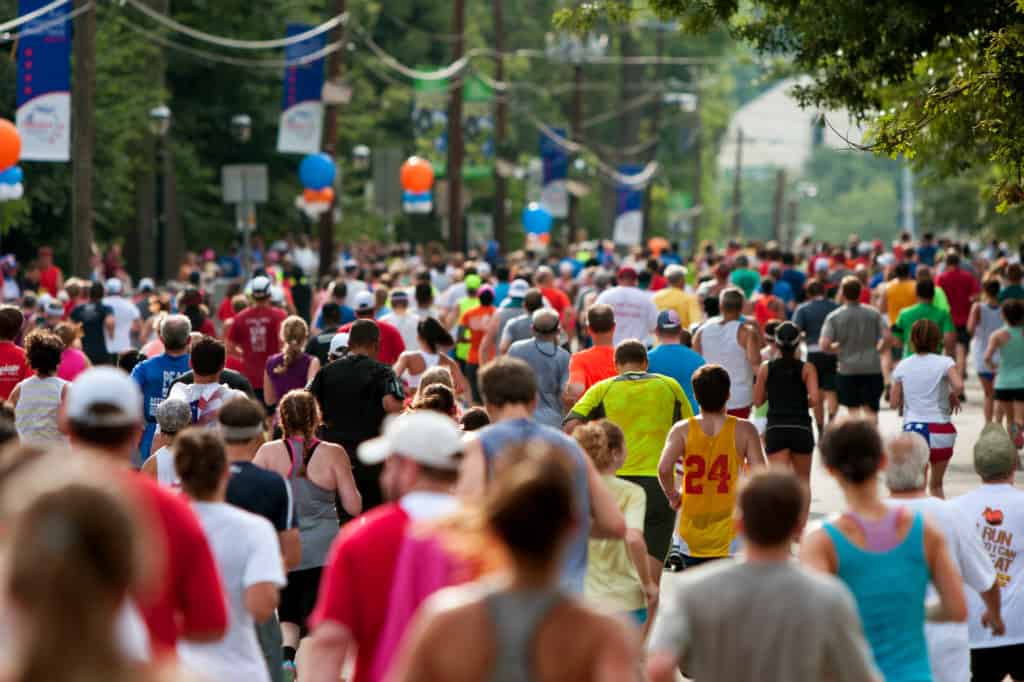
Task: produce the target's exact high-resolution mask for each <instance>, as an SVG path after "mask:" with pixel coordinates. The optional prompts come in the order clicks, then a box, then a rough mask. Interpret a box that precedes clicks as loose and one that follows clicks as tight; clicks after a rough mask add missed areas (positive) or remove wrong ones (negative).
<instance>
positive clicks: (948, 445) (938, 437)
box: [903, 422, 956, 462]
mask: <svg viewBox="0 0 1024 682" xmlns="http://www.w3.org/2000/svg"><path fill="white" fill-rule="evenodd" d="M903 430H904V431H910V432H912V433H918V434H920V435H921V437H922V438H924V439H925V440H926V441H927V442H928V447H929V448H930V450H931V455H930V457H929V458H928V459H929V461H931V462H945V461H946V460H948V459H950V458H951V457H952V456H953V446H954V445H956V427H955V426H953V424H951V423H948V422H947V423H945V424H928V423H926V422H907V423H905V424H904V425H903Z"/></svg>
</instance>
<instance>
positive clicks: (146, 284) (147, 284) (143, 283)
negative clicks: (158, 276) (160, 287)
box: [139, 277, 156, 291]
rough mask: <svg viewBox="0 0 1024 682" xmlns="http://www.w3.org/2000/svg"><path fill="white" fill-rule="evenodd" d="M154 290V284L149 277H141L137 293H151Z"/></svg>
mask: <svg viewBox="0 0 1024 682" xmlns="http://www.w3.org/2000/svg"><path fill="white" fill-rule="evenodd" d="M153 289H156V282H154V281H153V280H152V279H151V278H149V277H143V278H142V279H140V280H139V291H153Z"/></svg>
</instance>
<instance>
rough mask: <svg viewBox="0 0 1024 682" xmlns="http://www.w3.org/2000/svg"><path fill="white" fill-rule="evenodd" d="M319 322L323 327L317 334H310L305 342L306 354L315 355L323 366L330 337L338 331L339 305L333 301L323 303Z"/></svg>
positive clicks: (339, 322) (328, 348)
mask: <svg viewBox="0 0 1024 682" xmlns="http://www.w3.org/2000/svg"><path fill="white" fill-rule="evenodd" d="M353 317H354V315H353ZM320 322H321V324H323V329H321V330H320V332H319V333H317V334H312V335H310V338H309V341H308V342H307V343H306V354H307V355H312V356H313V357H315V358H316V359H317V360H319V361H320V365H321V366H323V365H326V364H327V355H328V353H329V352H330V348H331V339H333V338H334V335H335V334H337V333H338V327H340V326H341V306H339V305H338V304H337V303H334V302H327V303H325V304H324V306H323V308H322V309H321V312H320Z"/></svg>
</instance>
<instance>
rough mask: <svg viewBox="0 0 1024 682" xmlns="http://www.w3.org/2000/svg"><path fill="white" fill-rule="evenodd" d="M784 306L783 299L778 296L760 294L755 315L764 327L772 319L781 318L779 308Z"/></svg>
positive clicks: (755, 304) (755, 305) (755, 307)
mask: <svg viewBox="0 0 1024 682" xmlns="http://www.w3.org/2000/svg"><path fill="white" fill-rule="evenodd" d="M781 307H782V299H780V298H779V297H777V296H764V295H762V296H760V297H759V298H758V299H757V301H756V302H755V303H754V317H755V318H757V323H758V324H759V325H760V326H761V329H764V326H765V325H766V324H768V323H769V322H770V321H771V320H781V319H782V315H781V313H780V312H779V310H780V309H781Z"/></svg>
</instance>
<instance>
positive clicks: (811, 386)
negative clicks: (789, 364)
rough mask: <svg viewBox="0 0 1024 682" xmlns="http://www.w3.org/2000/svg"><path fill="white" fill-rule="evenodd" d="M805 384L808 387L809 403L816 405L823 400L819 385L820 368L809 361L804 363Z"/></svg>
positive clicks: (811, 405) (812, 405)
mask: <svg viewBox="0 0 1024 682" xmlns="http://www.w3.org/2000/svg"><path fill="white" fill-rule="evenodd" d="M803 374H804V386H806V387H807V404H808V405H809V406H810V407H816V406H817V405H818V403H819V402H820V401H821V392H820V390H819V387H818V369H817V368H816V367H815V366H814V365H812V364H811V363H809V362H805V363H804V372H803Z"/></svg>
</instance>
